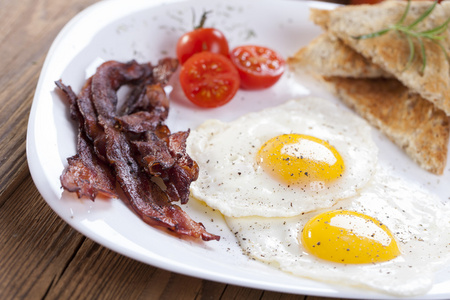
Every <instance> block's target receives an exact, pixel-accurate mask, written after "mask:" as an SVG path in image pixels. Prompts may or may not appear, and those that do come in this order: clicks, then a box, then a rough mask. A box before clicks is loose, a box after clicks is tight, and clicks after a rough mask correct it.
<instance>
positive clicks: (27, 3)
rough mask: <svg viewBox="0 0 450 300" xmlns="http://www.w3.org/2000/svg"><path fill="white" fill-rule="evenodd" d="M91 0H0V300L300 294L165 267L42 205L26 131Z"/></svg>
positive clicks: (279, 296)
mask: <svg viewBox="0 0 450 300" xmlns="http://www.w3.org/2000/svg"><path fill="white" fill-rule="evenodd" d="M94 2H96V1H95V0H65V1H56V0H21V1H16V0H2V1H0V54H1V55H0V62H1V63H0V66H1V70H2V74H1V76H0V101H1V105H0V172H1V173H0V174H1V176H0V299H307V300H318V299H322V300H325V299H327V298H318V297H311V296H301V295H289V294H283V293H275V292H269V291H264V290H257V289H250V288H243V287H238V286H233V285H227V284H222V283H216V282H212V281H207V280H201V279H197V278H193V277H189V276H184V275H180V274H175V273H171V272H168V271H165V270H162V269H158V268H155V267H152V266H149V265H146V264H143V263H140V262H138V261H135V260H133V259H130V258H127V257H124V256H122V255H119V254H117V253H115V252H113V251H110V250H109V249H107V248H104V247H103V246H100V245H99V244H97V243H95V242H93V241H92V240H90V239H88V238H86V237H85V236H83V235H81V234H80V233H78V232H77V231H75V230H74V229H72V228H71V227H70V226H69V225H67V224H66V223H65V222H64V221H63V220H62V219H60V218H59V217H58V216H57V215H56V214H55V213H54V212H53V211H52V210H51V208H50V207H49V206H48V205H47V204H46V202H45V201H44V199H43V198H42V197H41V195H40V194H39V192H38V190H37V189H36V187H35V185H34V183H33V181H32V179H31V176H30V173H29V170H28V166H27V159H26V149H25V141H26V133H27V122H28V115H29V112H30V107H31V103H32V100H33V94H34V91H35V88H36V84H37V81H38V77H39V73H40V70H41V68H42V65H43V62H44V59H45V56H46V54H47V51H48V50H49V47H50V45H51V43H52V41H53V40H54V38H55V37H56V35H57V34H58V32H59V31H60V30H61V29H62V27H63V26H64V25H65V24H66V23H67V22H68V21H69V20H70V19H71V18H72V17H73V16H75V15H76V14H77V13H78V12H80V11H81V10H83V9H84V8H86V7H87V6H89V5H91V4H93V3H94Z"/></svg>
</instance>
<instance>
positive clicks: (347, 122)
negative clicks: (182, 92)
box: [187, 97, 378, 217]
mask: <svg viewBox="0 0 450 300" xmlns="http://www.w3.org/2000/svg"><path fill="white" fill-rule="evenodd" d="M187 151H188V153H189V154H190V155H191V157H192V158H193V159H194V160H195V161H197V163H198V164H199V166H200V174H199V178H198V179H197V180H196V181H195V182H193V183H192V184H191V195H192V196H194V197H195V198H197V199H199V200H201V201H204V202H205V203H206V204H207V205H208V206H210V207H212V208H214V209H218V210H219V211H220V212H221V213H222V214H224V215H226V216H231V217H242V216H252V215H254V216H264V217H288V216H295V215H298V214H301V213H305V212H309V211H313V210H317V209H320V208H327V207H330V206H332V205H333V204H335V203H336V202H337V201H339V200H340V199H344V198H348V197H350V196H353V195H355V194H356V193H357V190H358V189H360V188H362V187H363V186H364V185H365V184H366V183H367V182H368V181H369V180H370V178H371V177H372V175H373V173H374V170H375V166H376V165H377V155H378V149H377V147H376V145H375V144H374V142H373V141H372V139H371V128H370V126H369V125H367V123H366V122H365V121H363V120H362V119H360V118H359V117H357V116H355V115H354V114H353V113H352V112H350V111H348V110H346V109H343V108H341V107H339V106H337V105H336V104H333V103H331V102H328V101H325V100H323V99H320V98H315V97H305V98H302V99H299V100H291V101H288V102H286V103H285V104H283V105H280V106H277V107H273V108H268V109H265V110H262V111H259V112H254V113H250V114H247V115H245V116H242V117H240V118H238V119H237V120H235V121H233V122H230V123H223V122H221V121H218V120H208V121H206V122H205V123H203V124H202V125H201V126H200V127H199V128H197V129H196V130H194V131H192V132H191V135H190V136H189V138H188V141H187Z"/></svg>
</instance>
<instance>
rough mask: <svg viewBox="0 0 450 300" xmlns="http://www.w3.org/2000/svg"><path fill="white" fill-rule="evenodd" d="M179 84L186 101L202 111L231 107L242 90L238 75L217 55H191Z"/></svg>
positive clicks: (225, 58)
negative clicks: (232, 100)
mask: <svg viewBox="0 0 450 300" xmlns="http://www.w3.org/2000/svg"><path fill="white" fill-rule="evenodd" d="M180 84H181V88H182V89H183V91H184V94H185V95H186V97H187V98H188V99H189V100H190V101H192V102H193V103H194V104H196V105H198V106H201V107H217V106H221V105H224V104H225V103H228V102H229V101H230V100H231V99H232V98H233V97H234V95H235V94H236V92H237V90H238V89H239V84H240V80H239V73H238V71H237V70H236V67H235V66H234V65H233V64H232V63H231V61H230V60H229V59H228V58H227V57H225V56H223V55H221V54H217V53H211V52H200V53H196V54H194V55H192V56H191V57H190V58H189V59H188V60H187V61H186V62H185V63H184V65H183V66H182V67H181V71H180Z"/></svg>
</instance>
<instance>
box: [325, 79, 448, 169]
mask: <svg viewBox="0 0 450 300" xmlns="http://www.w3.org/2000/svg"><path fill="white" fill-rule="evenodd" d="M323 80H324V82H326V84H327V86H328V87H329V90H330V91H331V92H332V93H334V94H335V95H336V97H338V98H339V99H341V100H342V101H343V102H344V103H345V104H346V105H348V106H349V107H351V108H353V109H354V110H355V112H357V113H358V114H359V115H360V116H362V117H363V118H365V119H366V120H367V121H368V122H369V123H370V124H371V125H372V126H374V127H376V128H378V129H380V131H381V132H383V133H384V134H385V135H386V136H387V137H388V138H389V139H390V140H391V141H392V142H394V143H395V144H397V145H398V146H399V147H400V148H402V149H403V150H404V151H405V152H406V154H407V155H408V156H409V157H410V158H411V159H412V160H413V161H415V162H416V163H417V164H418V165H419V166H421V167H422V168H423V169H425V170H427V171H429V172H431V173H434V174H437V175H441V174H442V173H443V172H444V168H445V165H446V162H447V152H448V143H449V136H450V124H449V118H448V117H447V115H446V114H445V113H444V112H443V111H442V110H440V109H437V108H436V107H435V106H434V105H433V104H432V103H431V102H429V101H427V100H425V99H423V98H422V97H421V96H420V95H418V94H415V93H411V92H410V90H409V89H408V88H407V87H405V86H404V85H403V84H401V83H400V82H399V81H398V80H396V79H385V78H378V79H356V78H343V77H323Z"/></svg>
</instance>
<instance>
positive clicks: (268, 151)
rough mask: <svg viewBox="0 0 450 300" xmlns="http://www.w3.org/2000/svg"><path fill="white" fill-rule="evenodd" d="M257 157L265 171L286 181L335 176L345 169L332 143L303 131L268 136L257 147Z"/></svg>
mask: <svg viewBox="0 0 450 300" xmlns="http://www.w3.org/2000/svg"><path fill="white" fill-rule="evenodd" d="M257 160H258V163H259V164H260V165H261V166H262V167H263V169H264V171H265V172H268V173H269V174H272V175H273V176H274V177H275V178H277V179H278V180H281V181H282V182H284V183H286V184H296V183H304V182H311V181H323V182H327V181H331V180H335V179H337V178H339V177H341V176H342V173H343V172H344V169H345V167H344V161H343V160H342V157H341V155H340V154H339V152H337V150H336V149H335V148H334V147H333V146H331V145H330V144H328V143H327V142H326V141H323V140H321V139H318V138H316V137H313V136H309V135H303V134H283V135H279V136H276V137H274V138H272V139H270V140H268V141H267V142H266V143H265V144H264V145H263V146H262V147H261V149H260V150H259V151H258V154H257Z"/></svg>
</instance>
